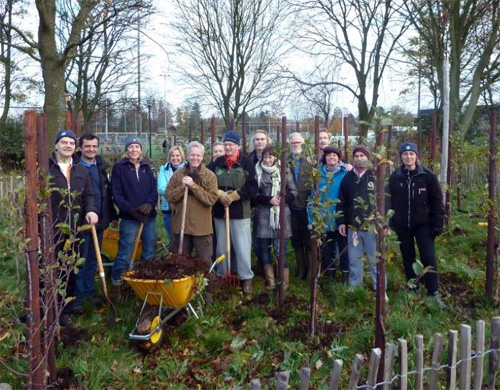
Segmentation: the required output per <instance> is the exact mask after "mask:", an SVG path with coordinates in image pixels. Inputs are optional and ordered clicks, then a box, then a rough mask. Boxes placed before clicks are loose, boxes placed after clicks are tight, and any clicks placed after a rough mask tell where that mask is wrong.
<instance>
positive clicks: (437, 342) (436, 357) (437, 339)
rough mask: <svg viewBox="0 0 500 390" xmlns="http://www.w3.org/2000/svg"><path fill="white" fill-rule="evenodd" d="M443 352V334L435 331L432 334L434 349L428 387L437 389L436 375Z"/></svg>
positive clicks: (437, 374)
mask: <svg viewBox="0 0 500 390" xmlns="http://www.w3.org/2000/svg"><path fill="white" fill-rule="evenodd" d="M442 352H443V335H442V334H441V333H436V334H435V335H434V350H433V351H432V362H431V367H432V371H431V378H430V380H429V388H430V389H437V384H438V376H439V366H440V362H441V353H442Z"/></svg>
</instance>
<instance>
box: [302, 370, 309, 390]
mask: <svg viewBox="0 0 500 390" xmlns="http://www.w3.org/2000/svg"><path fill="white" fill-rule="evenodd" d="M310 377H311V369H310V368H309V367H302V368H301V369H300V387H299V390H307V389H308V388H309V379H310Z"/></svg>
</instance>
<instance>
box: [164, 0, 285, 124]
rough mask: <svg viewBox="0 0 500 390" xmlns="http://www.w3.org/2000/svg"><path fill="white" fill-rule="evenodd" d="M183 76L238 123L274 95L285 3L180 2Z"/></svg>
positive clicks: (177, 26)
mask: <svg viewBox="0 0 500 390" xmlns="http://www.w3.org/2000/svg"><path fill="white" fill-rule="evenodd" d="M175 3H176V6H177V10H178V13H177V15H176V22H175V23H174V24H173V28H174V30H175V31H176V33H177V36H176V42H177V46H178V51H179V54H180V55H181V58H182V60H183V59H184V58H187V62H188V63H187V64H186V63H183V64H182V66H179V67H178V68H179V69H180V71H181V73H182V75H183V76H184V78H185V79H186V80H187V81H188V82H189V83H193V84H194V85H196V86H197V87H198V88H199V91H200V95H201V96H200V97H205V98H208V99H209V100H210V101H211V103H212V104H213V105H214V106H215V107H217V109H218V110H219V111H220V113H221V114H222V116H223V117H224V120H225V124H226V127H227V128H229V127H230V124H231V117H234V118H235V120H236V123H237V122H238V120H239V116H240V114H241V113H242V112H250V110H251V109H255V108H257V107H259V104H262V103H265V102H266V101H267V99H269V98H270V96H271V95H272V94H273V93H274V92H275V91H274V90H275V89H276V88H277V85H278V82H279V77H278V73H277V65H278V61H279V59H280V54H281V53H282V49H283V40H282V39H281V37H280V34H279V29H280V28H281V24H282V21H283V20H284V15H285V12H284V11H285V3H284V0H229V1H219V0H175Z"/></svg>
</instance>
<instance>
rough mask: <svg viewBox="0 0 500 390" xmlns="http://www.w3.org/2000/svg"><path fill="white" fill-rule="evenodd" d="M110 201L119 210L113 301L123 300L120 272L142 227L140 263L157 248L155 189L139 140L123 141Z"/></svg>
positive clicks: (152, 176)
mask: <svg viewBox="0 0 500 390" xmlns="http://www.w3.org/2000/svg"><path fill="white" fill-rule="evenodd" d="M111 189H112V193H113V198H114V200H115V203H116V205H117V206H118V209H119V210H120V215H119V216H120V218H121V223H120V240H119V242H118V254H117V256H116V259H115V261H114V264H113V270H112V272H111V282H112V284H113V287H114V288H113V295H114V298H115V301H117V302H121V301H122V300H123V294H122V284H123V280H122V273H123V272H124V271H126V270H127V269H128V267H129V262H130V258H131V256H132V249H133V246H134V240H135V235H136V233H137V230H138V229H139V226H140V224H141V223H142V224H144V228H143V231H142V235H141V242H142V254H141V260H145V259H152V258H153V257H154V254H155V249H156V224H155V217H156V208H155V207H156V203H157V201H158V189H157V186H156V178H155V177H154V175H153V171H152V169H151V166H150V165H149V164H148V163H147V162H145V161H144V160H143V159H142V143H141V139H140V138H139V137H135V136H133V137H127V138H126V139H125V156H124V158H123V160H121V161H119V162H117V163H116V164H115V165H114V166H113V171H112V176H111Z"/></svg>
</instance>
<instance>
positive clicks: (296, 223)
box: [290, 209, 311, 253]
mask: <svg viewBox="0 0 500 390" xmlns="http://www.w3.org/2000/svg"><path fill="white" fill-rule="evenodd" d="M290 217H291V218H290V219H291V223H292V237H291V241H292V246H293V249H295V250H301V249H302V250H304V249H305V250H306V253H307V251H308V250H309V248H310V240H311V234H310V233H309V229H308V228H307V224H308V220H307V211H306V209H300V210H294V209H291V210H290Z"/></svg>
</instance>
